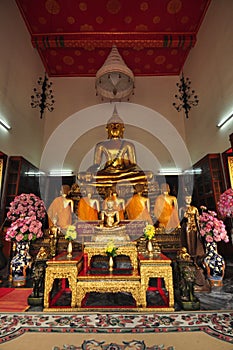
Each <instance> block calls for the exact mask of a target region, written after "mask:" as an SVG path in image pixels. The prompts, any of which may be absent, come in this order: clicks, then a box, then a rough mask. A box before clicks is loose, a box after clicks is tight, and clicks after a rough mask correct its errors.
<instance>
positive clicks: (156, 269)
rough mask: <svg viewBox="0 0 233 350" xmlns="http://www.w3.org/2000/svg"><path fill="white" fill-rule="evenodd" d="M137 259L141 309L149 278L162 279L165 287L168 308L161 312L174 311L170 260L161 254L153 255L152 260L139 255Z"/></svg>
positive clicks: (143, 305) (144, 305) (144, 300)
mask: <svg viewBox="0 0 233 350" xmlns="http://www.w3.org/2000/svg"><path fill="white" fill-rule="evenodd" d="M138 258H139V269H140V275H141V295H142V307H143V308H145V307H146V291H147V288H148V285H149V280H150V278H163V279H164V283H165V287H166V289H167V291H168V293H169V307H167V308H163V311H174V291H173V275H172V267H171V259H169V258H168V257H166V256H165V255H163V254H161V253H160V254H157V255H154V257H152V258H149V257H148V256H146V255H143V254H139V256H138Z"/></svg>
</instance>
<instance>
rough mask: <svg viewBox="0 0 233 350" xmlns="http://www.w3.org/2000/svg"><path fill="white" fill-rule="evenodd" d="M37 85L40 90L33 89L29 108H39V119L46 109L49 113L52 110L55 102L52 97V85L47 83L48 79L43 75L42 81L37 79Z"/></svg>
mask: <svg viewBox="0 0 233 350" xmlns="http://www.w3.org/2000/svg"><path fill="white" fill-rule="evenodd" d="M37 84H38V85H39V86H41V89H40V90H38V89H37V88H34V89H33V91H34V95H32V96H31V107H32V108H36V107H39V108H40V118H42V117H43V114H44V111H45V109H46V108H47V109H48V111H49V112H52V111H53V110H54V108H53V105H54V102H55V100H54V96H53V91H52V89H51V86H52V85H53V83H52V82H49V79H48V77H47V75H46V73H45V76H44V79H43V78H42V77H39V79H38V81H37Z"/></svg>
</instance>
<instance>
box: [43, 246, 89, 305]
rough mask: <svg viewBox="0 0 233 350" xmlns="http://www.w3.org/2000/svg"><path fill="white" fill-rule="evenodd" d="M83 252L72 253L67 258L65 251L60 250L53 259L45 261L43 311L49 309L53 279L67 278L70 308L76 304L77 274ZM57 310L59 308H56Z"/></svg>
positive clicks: (81, 262)
mask: <svg viewBox="0 0 233 350" xmlns="http://www.w3.org/2000/svg"><path fill="white" fill-rule="evenodd" d="M82 265H83V253H82V252H77V253H73V257H72V258H71V259H68V258H67V252H62V253H61V254H59V255H58V256H56V257H55V258H53V259H50V260H48V261H47V267H46V273H45V289H44V311H50V310H51V309H50V308H49V304H50V302H49V299H50V292H51V290H52V287H53V282H54V280H55V279H68V282H69V288H70V290H71V293H72V296H71V309H72V308H74V307H75V305H76V292H77V288H76V287H77V276H78V274H79V272H80V271H81V269H82ZM58 310H59V311H60V310H61V309H58Z"/></svg>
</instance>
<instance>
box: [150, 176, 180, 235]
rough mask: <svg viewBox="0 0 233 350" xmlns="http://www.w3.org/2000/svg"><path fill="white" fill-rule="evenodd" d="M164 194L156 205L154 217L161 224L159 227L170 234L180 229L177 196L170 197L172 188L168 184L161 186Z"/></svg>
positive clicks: (159, 197) (158, 198) (156, 201)
mask: <svg viewBox="0 0 233 350" xmlns="http://www.w3.org/2000/svg"><path fill="white" fill-rule="evenodd" d="M161 191H162V194H160V195H159V196H158V197H157V198H156V200H155V205H154V215H155V217H156V219H157V220H158V222H159V227H163V228H164V229H165V231H167V232H170V231H172V230H174V229H175V228H177V227H180V220H179V216H178V203H177V199H176V197H175V196H172V195H170V186H169V185H168V184H167V183H163V184H162V185H161Z"/></svg>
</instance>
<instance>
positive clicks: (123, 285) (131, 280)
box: [76, 270, 141, 309]
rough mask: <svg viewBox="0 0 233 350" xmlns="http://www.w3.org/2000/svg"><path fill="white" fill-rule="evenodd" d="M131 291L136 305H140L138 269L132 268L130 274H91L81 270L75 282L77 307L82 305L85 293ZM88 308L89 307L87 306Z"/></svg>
mask: <svg viewBox="0 0 233 350" xmlns="http://www.w3.org/2000/svg"><path fill="white" fill-rule="evenodd" d="M90 292H99V293H117V292H127V293H131V294H132V297H133V298H134V300H135V302H136V306H140V305H141V284H140V276H139V274H138V270H133V272H132V273H131V274H125V275H123V274H120V275H119V274H114V273H109V272H108V273H106V274H102V275H100V274H98V275H91V274H89V273H88V271H87V272H81V273H80V274H79V276H78V282H77V293H76V295H77V297H76V302H77V307H78V308H81V307H82V300H83V299H84V297H85V295H86V293H90ZM89 309H90V308H89Z"/></svg>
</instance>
